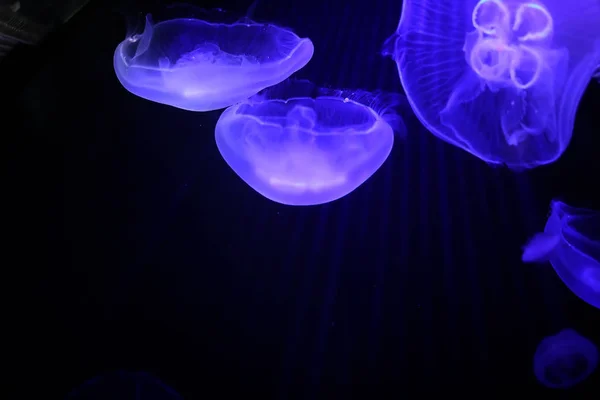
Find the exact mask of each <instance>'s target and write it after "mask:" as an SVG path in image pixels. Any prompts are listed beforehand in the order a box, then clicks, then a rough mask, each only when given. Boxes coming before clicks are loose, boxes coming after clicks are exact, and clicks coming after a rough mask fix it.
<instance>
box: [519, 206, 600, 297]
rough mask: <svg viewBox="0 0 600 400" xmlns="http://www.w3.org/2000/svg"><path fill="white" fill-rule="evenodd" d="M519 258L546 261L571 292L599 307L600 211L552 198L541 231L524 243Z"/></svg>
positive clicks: (525, 260) (524, 260)
mask: <svg viewBox="0 0 600 400" xmlns="http://www.w3.org/2000/svg"><path fill="white" fill-rule="evenodd" d="M522 260H523V262H546V261H549V262H550V263H551V264H552V266H553V267H554V270H555V271H556V273H557V274H558V276H559V277H560V279H561V280H562V281H563V282H564V283H565V285H567V287H568V288H569V289H570V290H571V291H572V292H573V293H575V294H576V295H577V296H578V297H579V298H581V299H582V300H583V301H585V302H587V303H588V304H591V305H592V306H594V307H596V308H600V212H598V211H592V210H586V209H579V208H575V207H570V206H568V205H566V204H565V203H563V202H560V201H552V203H551V204H550V217H549V218H548V221H547V222H546V227H545V229H544V232H543V233H539V234H537V235H535V236H534V237H533V238H532V239H531V240H530V241H529V243H527V245H526V246H525V247H524V249H523V256H522Z"/></svg>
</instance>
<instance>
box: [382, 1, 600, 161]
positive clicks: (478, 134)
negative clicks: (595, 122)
mask: <svg viewBox="0 0 600 400" xmlns="http://www.w3.org/2000/svg"><path fill="white" fill-rule="evenodd" d="M598 21H600V2H599V1H598V0H573V1H563V0H532V1H525V0H479V1H478V0H455V1H443V2H440V1H437V0H405V1H404V2H403V6H402V16H401V18H400V23H399V25H398V29H397V31H396V33H395V34H394V35H393V36H392V37H390V38H389V39H388V40H387V42H386V44H385V48H384V53H386V54H388V55H392V56H393V57H394V59H395V61H396V63H397V66H398V71H399V74H400V79H401V81H402V84H403V86H404V89H405V91H406V94H407V97H408V99H409V101H410V103H411V105H412V107H413V110H414V111H415V113H416V115H417V117H418V118H419V119H420V121H421V122H422V123H423V124H424V125H425V127H426V128H427V129H429V130H430V131H431V132H432V133H433V134H434V135H436V136H437V137H439V138H441V139H443V140H445V141H447V142H449V143H451V144H453V145H455V146H458V147H460V148H462V149H464V150H466V151H468V152H470V153H472V154H473V155H475V156H477V157H479V158H480V159H482V160H484V161H485V162H487V163H490V164H506V165H507V166H509V167H510V168H514V169H523V168H532V167H535V166H538V165H543V164H548V163H551V162H553V161H555V160H556V159H557V158H558V157H560V155H561V154H562V153H563V152H564V150H565V149H566V147H567V146H568V144H569V141H570V139H571V135H572V130H573V124H574V118H575V112H576V109H577V106H578V103H579V100H580V98H581V96H582V94H583V92H584V90H585V88H586V86H587V85H588V83H589V81H590V79H591V77H592V75H593V73H594V70H595V68H596V67H597V66H598V65H599V64H600V23H598Z"/></svg>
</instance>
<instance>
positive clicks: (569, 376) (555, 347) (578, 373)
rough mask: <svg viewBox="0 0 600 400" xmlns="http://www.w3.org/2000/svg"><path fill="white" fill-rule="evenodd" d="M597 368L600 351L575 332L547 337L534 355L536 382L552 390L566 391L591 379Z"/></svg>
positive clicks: (563, 332) (568, 331)
mask: <svg viewBox="0 0 600 400" xmlns="http://www.w3.org/2000/svg"><path fill="white" fill-rule="evenodd" d="M597 366H598V349H597V347H596V345H594V344H593V343H592V342H591V341H589V340H588V339H586V338H584V337H583V336H581V335H580V334H578V333H577V332H575V331H574V330H573V329H564V330H562V331H561V332H559V333H558V334H556V335H553V336H548V337H546V338H544V339H543V340H542V341H541V342H540V344H539V345H538V347H537V349H536V351H535V355H534V356H533V372H534V374H535V376H536V378H537V380H538V381H539V382H540V383H541V384H543V385H544V386H547V387H549V388H553V389H566V388H569V387H571V386H574V385H576V384H578V383H580V382H582V381H584V380H585V379H586V378H587V377H589V376H590V375H591V374H592V373H593V372H594V370H595V369H596V367H597Z"/></svg>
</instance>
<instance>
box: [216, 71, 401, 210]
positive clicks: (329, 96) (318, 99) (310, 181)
mask: <svg viewBox="0 0 600 400" xmlns="http://www.w3.org/2000/svg"><path fill="white" fill-rule="evenodd" d="M298 86H300V87H301V89H305V87H306V82H301V81H300V83H298V82H296V83H294V84H293V85H292V88H291V90H290V89H289V88H288V87H284V90H280V89H279V88H277V87H275V88H273V90H272V92H271V93H270V95H267V96H266V97H265V96H257V97H255V98H251V99H249V100H248V101H246V102H244V103H240V104H237V105H234V106H232V107H230V108H228V109H227V110H225V112H223V114H222V115H221V118H220V119H219V121H218V122H217V126H216V129H215V138H216V142H217V147H218V148H219V151H220V153H221V155H222V157H223V159H224V160H225V161H226V162H227V164H228V165H229V166H230V167H231V168H232V169H233V171H235V173H236V174H237V175H238V176H239V177H240V178H242V180H244V181H245V182H246V183H247V184H248V185H249V186H250V187H252V188H253V189H254V190H255V191H257V192H258V193H260V194H262V195H263V196H264V197H266V198H268V199H270V200H272V201H275V202H278V203H282V204H286V205H294V206H305V205H316V204H323V203H327V202H331V201H334V200H336V199H339V198H341V197H343V196H345V195H347V194H349V193H350V192H352V191H353V190H355V189H356V188H357V187H359V186H360V185H361V184H362V183H363V182H365V181H366V180H367V179H368V178H369V177H370V176H371V175H373V174H374V173H375V172H376V171H377V170H378V169H379V167H380V166H381V165H382V164H383V163H384V162H385V160H386V159H387V157H388V155H389V154H390V151H391V149H392V145H393V143H394V132H396V133H397V134H400V135H403V134H404V131H405V127H404V124H403V123H402V119H401V117H400V116H399V115H398V114H397V113H396V112H395V111H394V107H395V106H397V105H400V104H402V96H401V95H391V96H386V99H385V101H386V102H388V103H387V104H386V105H385V106H384V107H383V108H379V107H377V105H376V104H377V103H378V100H379V99H378V98H377V95H376V94H370V93H366V92H360V91H359V92H355V93H354V95H348V96H346V94H348V93H346V92H344V91H334V90H329V91H328V90H319V89H315V92H314V93H313V95H312V96H307V93H306V92H303V91H302V90H300V91H299V90H297V89H298ZM309 86H310V85H309ZM273 93H276V94H277V95H276V96H274V95H273ZM298 95H302V97H296V96H298ZM389 102H392V103H389Z"/></svg>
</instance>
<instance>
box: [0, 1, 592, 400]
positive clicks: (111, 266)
mask: <svg viewBox="0 0 600 400" xmlns="http://www.w3.org/2000/svg"><path fill="white" fill-rule="evenodd" d="M113 3H114V4H113ZM138 3H139V4H137V6H135V5H134V7H131V5H129V6H126V5H124V4H122V3H121V4H119V3H118V2H110V1H92V3H91V4H90V5H89V6H88V7H86V8H84V9H83V10H82V11H81V12H80V13H79V14H78V15H77V16H75V17H74V18H73V20H71V21H70V22H69V23H68V24H67V25H66V26H64V27H63V28H62V29H60V30H59V31H58V32H57V33H56V34H54V35H52V36H51V37H50V38H49V39H48V41H47V42H46V43H45V44H43V45H42V46H41V47H39V48H37V49H17V50H15V52H14V54H12V55H11V57H9V59H7V60H6V61H5V62H4V63H3V64H2V66H0V69H1V70H2V74H1V76H2V78H1V79H2V82H3V86H2V87H3V91H4V93H5V96H4V98H5V100H3V102H5V103H6V104H5V107H4V113H5V115H3V120H4V126H3V128H2V131H3V137H4V139H5V141H6V143H8V144H7V146H6V149H8V150H9V156H8V161H9V163H8V165H9V169H8V171H9V174H10V177H9V178H8V180H5V181H4V191H3V194H4V196H3V197H5V200H7V203H6V206H5V213H6V215H5V221H6V223H5V225H4V226H5V228H6V232H5V240H4V245H5V246H6V249H7V251H5V257H6V258H5V262H3V264H4V267H3V270H5V278H4V279H3V281H4V282H3V283H4V284H5V285H6V289H5V290H4V293H6V294H7V299H6V301H5V302H4V305H5V307H6V312H5V313H4V314H5V323H4V324H3V325H4V329H3V331H5V332H8V338H5V340H4V343H5V345H6V346H7V352H6V355H5V362H6V364H7V365H8V366H10V370H11V372H10V375H9V376H8V378H9V381H10V382H11V383H15V384H18V385H19V390H20V394H21V396H22V397H23V398H33V393H39V390H40V388H43V393H45V394H46V396H45V398H47V399H51V398H52V399H54V398H61V397H62V396H63V395H64V394H65V393H66V392H67V391H68V390H69V389H70V388H71V387H73V386H75V385H77V384H79V383H80V382H81V381H83V380H85V379H87V378H89V377H91V376H94V375H96V374H100V373H104V372H108V371H111V370H113V369H117V368H125V369H134V370H135V369H138V370H145V371H148V372H150V373H152V374H155V375H156V376H158V377H160V378H161V379H162V380H163V381H165V382H166V383H168V384H169V385H171V386H173V387H174V388H175V389H176V390H178V391H179V392H180V393H181V394H182V395H184V397H185V398H187V399H203V398H219V399H223V398H234V397H233V396H235V395H236V393H238V392H240V391H241V394H242V395H244V396H254V395H256V396H260V397H257V398H261V399H387V398H416V397H418V396H420V395H424V394H428V393H431V394H436V393H437V395H445V394H457V395H470V394H473V395H477V396H480V397H484V398H486V397H488V396H489V395H491V394H494V393H498V392H499V391H502V392H506V393H514V394H515V395H518V394H519V393H521V392H523V391H525V392H528V393H529V394H531V395H535V394H538V395H540V396H542V395H543V396H547V395H552V396H555V397H556V394H552V393H551V391H549V390H547V389H544V388H543V387H542V386H540V385H538V383H537V382H536V380H535V377H534V376H533V372H532V357H533V353H534V351H535V348H536V346H537V344H538V342H539V341H540V340H541V339H542V338H543V337H544V336H548V335H551V334H555V333H557V332H558V331H560V330H562V329H563V328H566V327H572V328H574V329H576V330H577V331H579V332H580V333H581V334H582V335H584V336H586V337H588V338H590V339H592V340H594V341H595V342H596V343H597V344H599V345H600V311H599V310H597V309H595V308H593V307H591V306H589V305H587V304H586V303H584V302H582V301H581V300H579V299H578V298H577V297H576V296H575V295H573V294H572V293H571V292H570V291H569V290H568V289H567V288H566V287H565V286H564V285H563V284H562V282H561V281H560V279H559V278H558V277H557V275H556V274H555V273H554V271H553V269H552V267H551V266H550V265H547V266H541V267H535V266H531V265H522V264H521V262H520V251H521V250H520V248H521V246H522V245H523V243H524V242H525V241H526V240H527V238H528V237H529V236H530V235H532V234H533V233H535V232H536V231H538V230H540V229H541V228H542V227H543V225H544V223H545V218H546V215H547V212H548V205H549V202H550V200H551V199H552V198H555V197H561V198H562V199H564V200H565V201H566V202H567V203H569V204H571V205H574V206H584V207H591V208H597V209H600V191H599V190H598V188H597V187H598V182H599V181H600V178H599V176H600V167H599V164H600V134H599V133H600V118H599V116H598V110H600V85H598V84H597V83H592V84H590V86H589V88H588V90H587V92H586V94H585V96H584V97H583V99H582V101H581V103H580V106H579V112H578V114H577V121H576V126H575V131H574V136H573V140H572V142H571V144H570V146H569V148H568V150H567V151H566V152H565V154H564V155H563V157H562V158H561V159H560V160H559V161H558V162H556V163H554V164H552V165H550V166H546V167H541V168H537V169H535V170H532V171H528V172H525V173H520V174H515V173H513V172H510V171H509V170H506V169H503V168H491V167H488V166H487V165H485V164H484V163H482V162H481V161H479V160H477V159H476V158H474V157H473V156H471V155H469V154H467V153H466V152H464V151H462V150H458V149H456V148H454V147H452V146H451V145H448V144H445V143H443V142H442V141H440V140H438V139H436V138H435V137H434V136H433V135H431V134H430V133H428V132H427V131H425V130H424V128H422V127H421V126H420V125H419V124H418V123H417V122H416V121H414V120H408V121H407V126H408V135H407V138H406V139H405V140H402V141H401V140H397V141H396V144H395V146H394V149H393V151H392V154H391V156H390V158H389V159H388V161H387V162H386V163H385V164H384V165H383V167H382V168H381V169H380V170H379V171H378V172H377V173H376V174H375V175H374V176H373V177H372V178H371V179H370V180H369V181H368V182H366V183H365V184H364V185H362V186H361V187H360V188H359V189H357V190H356V191H355V192H353V193H352V194H351V195H349V196H347V197H345V198H343V199H341V200H339V201H336V202H333V203H330V204H326V205H322V206H315V207H288V206H284V205H279V204H276V203H273V202H270V201H268V200H266V199H264V198H263V197H261V196H260V195H258V194H257V193H255V192H254V191H253V190H252V189H250V188H249V187H248V186H246V185H245V184H244V183H243V182H242V181H241V180H240V179H239V178H238V177H237V176H236V175H235V174H234V173H233V172H232V171H231V170H230V169H229V167H228V166H227V165H226V164H225V162H224V161H223V160H222V159H221V157H220V155H219V153H218V151H217V148H216V145H215V142H214V126H215V123H216V121H217V119H218V117H219V114H220V112H209V113H192V112H186V111H182V110H178V109H175V108H171V107H167V106H162V105H160V104H156V103H152V102H149V101H145V100H143V99H140V98H137V97H135V96H133V95H131V94H130V93H128V92H127V91H125V90H124V89H123V88H122V87H121V86H120V84H119V82H118V81H117V79H116V77H115V75H114V71H113V65H112V55H113V51H114V49H115V47H116V45H117V44H118V43H119V42H120V41H121V40H123V38H124V36H125V31H126V23H125V22H126V21H125V19H124V17H123V13H121V14H119V13H118V12H116V11H117V10H121V11H123V12H125V13H127V12H130V11H131V10H135V8H136V7H138V9H139V11H142V12H146V11H152V10H153V7H154V6H156V4H152V5H148V4H146V5H142V4H141V3H142V2H138ZM249 3H250V2H238V3H236V4H233V3H232V2H230V1H227V0H223V1H222V2H214V1H212V2H197V3H196V4H198V5H199V6H202V7H206V8H210V7H215V6H219V7H222V8H224V9H227V10H229V11H230V12H232V13H238V15H243V14H244V13H245V10H246V9H247V7H248V6H249ZM400 9H401V2H400V1H391V0H372V1H362V2H361V1H357V0H350V1H348V0H319V1H317V0H308V1H297V0H286V1H283V0H263V1H261V2H260V3H259V5H258V7H257V9H256V12H255V17H256V18H257V19H260V20H265V21H271V22H274V23H277V24H281V25H285V26H289V27H292V28H294V30H295V31H296V32H297V33H298V34H299V35H300V36H308V37H310V38H311V39H312V40H313V42H314V44H315V48H316V52H315V55H314V58H313V59H312V61H311V62H310V63H309V64H308V65H307V66H306V67H305V68H304V69H302V70H301V71H300V72H299V73H298V74H297V77H299V78H307V79H310V80H312V81H314V82H315V83H317V84H319V85H330V86H334V87H335V86H339V87H354V88H362V89H365V90H375V89H384V90H388V91H399V92H401V91H402V89H401V86H400V82H399V79H398V75H397V71H396V68H395V64H394V63H393V62H392V61H390V60H389V59H386V58H382V57H381V56H380V55H379V51H380V47H381V44H382V43H383V41H384V39H385V38H386V37H387V36H389V35H390V34H391V33H392V32H393V31H394V30H395V28H396V25H397V22H398V16H399V15H400ZM128 10H129V11H128ZM130 15H131V14H130ZM554 393H556V392H554ZM598 393H600V371H597V372H596V373H595V374H594V375H593V376H592V377H590V379H588V381H586V382H584V383H582V384H581V385H579V386H577V387H575V388H573V390H572V391H570V392H562V395H561V396H564V397H565V398H570V399H587V398H597V396H598ZM235 398H239V394H238V397H235Z"/></svg>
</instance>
